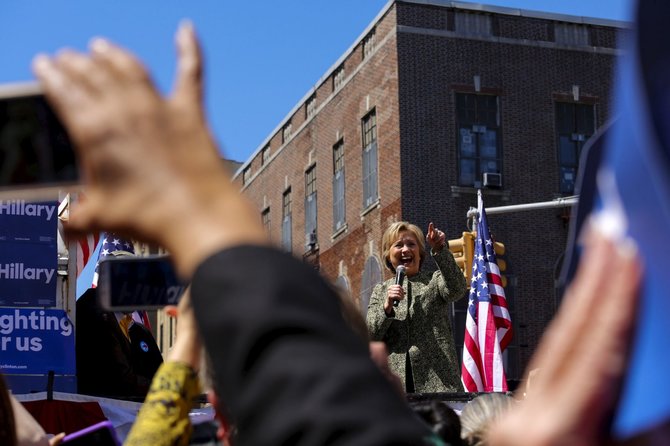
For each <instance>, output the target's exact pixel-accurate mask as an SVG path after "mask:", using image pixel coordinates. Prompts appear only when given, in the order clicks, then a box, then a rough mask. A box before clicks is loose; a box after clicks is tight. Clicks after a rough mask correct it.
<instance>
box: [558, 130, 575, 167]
mask: <svg viewBox="0 0 670 446" xmlns="http://www.w3.org/2000/svg"><path fill="white" fill-rule="evenodd" d="M558 144H559V148H560V157H561V158H560V161H561V165H562V166H576V165H577V149H576V147H575V143H574V142H573V141H572V138H571V137H570V136H568V135H563V136H560V137H559V140H558Z"/></svg>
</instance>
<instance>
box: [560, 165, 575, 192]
mask: <svg viewBox="0 0 670 446" xmlns="http://www.w3.org/2000/svg"><path fill="white" fill-rule="evenodd" d="M575 177H576V169H574V168H572V167H561V193H564V194H571V193H572V192H573V191H574V190H575Z"/></svg>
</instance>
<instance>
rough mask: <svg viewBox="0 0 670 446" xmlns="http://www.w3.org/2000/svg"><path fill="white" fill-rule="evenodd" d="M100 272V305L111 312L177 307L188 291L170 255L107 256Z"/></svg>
mask: <svg viewBox="0 0 670 446" xmlns="http://www.w3.org/2000/svg"><path fill="white" fill-rule="evenodd" d="M98 273H99V275H100V276H99V279H98V295H99V297H100V303H101V305H102V306H103V307H104V308H106V309H108V310H112V311H134V310H152V309H160V308H163V307H165V306H166V305H177V304H178V303H179V298H180V297H181V296H182V294H183V293H184V290H185V289H186V285H185V284H184V283H183V282H182V281H181V280H180V279H179V276H177V273H176V272H175V270H174V267H173V265H172V262H171V261H170V257H169V256H150V257H130V256H121V257H106V258H104V259H101V260H100V264H99V266H98Z"/></svg>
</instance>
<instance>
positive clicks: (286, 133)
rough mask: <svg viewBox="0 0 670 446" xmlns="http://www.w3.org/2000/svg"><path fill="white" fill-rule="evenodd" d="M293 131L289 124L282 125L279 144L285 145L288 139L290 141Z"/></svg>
mask: <svg viewBox="0 0 670 446" xmlns="http://www.w3.org/2000/svg"><path fill="white" fill-rule="evenodd" d="M292 131H293V126H292V125H291V122H290V121H289V122H287V123H286V124H284V127H283V128H282V129H281V143H282V144H285V143H287V142H288V140H289V139H291V135H292Z"/></svg>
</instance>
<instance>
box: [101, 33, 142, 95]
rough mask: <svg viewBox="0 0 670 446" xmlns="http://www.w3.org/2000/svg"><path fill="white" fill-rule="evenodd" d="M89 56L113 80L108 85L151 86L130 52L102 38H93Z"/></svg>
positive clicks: (140, 64) (139, 63) (137, 61)
mask: <svg viewBox="0 0 670 446" xmlns="http://www.w3.org/2000/svg"><path fill="white" fill-rule="evenodd" d="M89 47H90V50H91V56H92V57H93V59H94V60H95V61H96V63H99V64H100V65H101V66H103V67H105V69H106V70H107V73H108V75H109V76H111V77H112V78H113V80H112V81H111V82H110V83H109V84H110V85H119V86H120V85H123V84H128V83H133V82H138V83H141V84H151V79H150V77H149V74H148V73H147V71H146V69H145V68H144V65H142V63H141V62H140V61H139V60H138V59H137V58H136V57H135V56H133V55H132V54H131V53H130V52H128V51H126V50H125V49H123V48H121V47H120V46H117V45H115V44H113V43H112V42H110V41H109V40H106V39H102V38H95V39H93V40H92V41H91V43H90V45H89Z"/></svg>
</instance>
